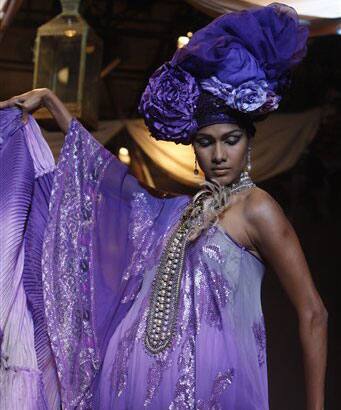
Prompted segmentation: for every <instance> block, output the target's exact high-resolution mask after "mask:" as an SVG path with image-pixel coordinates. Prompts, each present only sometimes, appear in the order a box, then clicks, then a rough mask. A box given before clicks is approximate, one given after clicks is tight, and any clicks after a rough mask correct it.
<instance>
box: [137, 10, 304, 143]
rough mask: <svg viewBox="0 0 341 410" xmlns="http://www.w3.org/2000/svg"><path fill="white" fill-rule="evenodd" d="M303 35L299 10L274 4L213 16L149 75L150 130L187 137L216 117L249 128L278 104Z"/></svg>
mask: <svg viewBox="0 0 341 410" xmlns="http://www.w3.org/2000/svg"><path fill="white" fill-rule="evenodd" d="M307 37H308V30H307V28H306V27H305V26H303V25H301V24H300V23H299V19H298V16H297V13H296V11H295V10H294V9H293V8H291V7H288V6H286V5H282V4H278V3H274V4H271V5H270V6H267V7H262V8H257V9H251V10H248V11H242V12H236V13H230V14H225V15H223V16H221V17H219V18H217V19H215V20H214V21H212V23H210V24H208V25H207V26H206V27H204V28H203V29H201V30H199V31H197V32H196V33H195V34H194V35H193V37H192V38H191V40H190V42H189V43H188V45H187V46H185V47H183V48H181V49H179V50H177V51H176V53H175V54H174V56H173V58H172V60H171V61H170V62H169V63H166V64H164V65H163V66H162V67H160V68H159V69H158V70H157V71H156V72H155V73H154V74H153V76H152V77H151V78H150V80H149V83H148V85H147V87H146V90H145V91H144V93H143V95H142V99H141V102H140V106H139V111H140V113H141V114H142V115H143V116H144V118H145V121H146V124H147V126H148V128H149V130H150V132H151V134H152V136H153V137H154V138H156V139H161V140H167V141H174V142H175V143H183V144H190V143H191V139H192V137H193V135H194V134H195V133H196V132H197V130H198V127H199V128H200V127H202V126H203V125H202V124H206V125H210V124H214V123H217V122H218V123H219V122H224V123H226V122H231V123H238V124H244V126H243V128H245V129H249V131H250V132H251V130H252V129H253V130H254V128H253V126H252V127H251V124H252V122H253V121H255V120H257V119H259V118H262V117H264V116H265V115H266V114H268V113H269V112H271V111H274V110H276V109H277V108H278V105H279V102H280V99H281V94H282V93H283V91H284V90H285V88H286V87H287V86H288V84H289V81H290V75H291V72H292V69H293V68H294V66H295V65H297V64H298V63H299V62H300V61H301V60H302V58H303V57H304V55H305V53H306V41H307ZM206 93H208V94H210V95H211V96H214V97H215V98H211V99H209V98H206V97H202V95H203V94H206ZM210 101H211V102H212V105H211V106H210ZM203 104H204V105H205V106H206V111H207V112H206V114H205V115H203V113H204V111H203V110H202V107H203ZM209 106H210V107H209ZM200 107H201V108H200ZM197 110H200V113H199V112H197ZM204 118H205V119H204ZM253 132H254V131H253Z"/></svg>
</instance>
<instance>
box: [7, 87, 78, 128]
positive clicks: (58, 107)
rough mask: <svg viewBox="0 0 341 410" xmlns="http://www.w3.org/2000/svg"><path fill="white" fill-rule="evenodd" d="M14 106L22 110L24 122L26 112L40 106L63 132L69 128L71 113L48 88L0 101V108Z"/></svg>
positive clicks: (30, 111) (31, 111)
mask: <svg viewBox="0 0 341 410" xmlns="http://www.w3.org/2000/svg"><path fill="white" fill-rule="evenodd" d="M14 106H17V107H19V108H21V109H22V110H23V120H24V121H25V122H26V119H27V116H28V114H31V113H33V112H34V111H36V110H38V109H39V108H41V107H46V108H47V109H48V110H49V111H50V113H51V114H52V116H53V117H54V119H55V120H56V122H57V124H58V126H59V127H60V129H61V130H62V131H63V132H64V133H66V132H67V130H68V129H69V125H70V122H71V119H72V115H71V114H70V112H69V111H68V110H67V108H66V107H65V105H64V104H63V103H62V102H61V101H60V99H59V98H58V97H57V96H56V95H55V94H54V93H53V92H52V91H51V90H49V89H48V88H37V89H35V90H32V91H28V92H27V93H24V94H20V95H16V96H15V97H12V98H10V99H9V100H6V101H1V102H0V109H2V108H10V107H14Z"/></svg>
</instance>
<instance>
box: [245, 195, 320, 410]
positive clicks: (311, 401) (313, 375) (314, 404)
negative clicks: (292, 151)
mask: <svg viewBox="0 0 341 410" xmlns="http://www.w3.org/2000/svg"><path fill="white" fill-rule="evenodd" d="M246 213H247V215H246V216H247V217H246V220H247V227H248V235H249V237H250V240H251V241H252V243H253V244H254V246H255V247H256V249H257V250H258V251H259V253H260V254H261V255H262V257H263V258H264V259H265V260H266V261H267V262H268V263H269V265H270V266H271V267H272V268H273V269H274V271H275V272H276V274H277V275H278V277H279V280H280V282H281V284H282V286H283V288H284V289H285V291H286V293H287V294H288V296H289V298H290V300H291V302H292V303H293V305H294V307H295V309H296V311H297V314H298V319H299V334H300V340H301V345H302V350H303V363H304V373H305V383H306V397H307V410H322V409H323V408H324V384H325V372H326V361H327V320H328V319H327V318H328V313H327V310H326V308H325V306H324V304H323V302H322V300H321V298H320V295H319V294H318V292H317V290H316V288H315V286H314V283H313V280H312V277H311V274H310V271H309V268H308V265H307V262H306V259H305V256H304V254H303V251H302V248H301V245H300V243H299V240H298V238H297V235H296V233H295V231H294V229H293V227H292V226H291V224H290V222H289V221H288V219H287V218H286V217H285V215H284V213H283V211H282V209H281V208H280V206H279V205H278V204H277V202H276V201H275V200H274V199H273V198H272V197H271V196H270V195H268V194H267V193H266V192H264V191H262V190H260V189H258V190H256V191H255V192H254V194H253V195H252V197H251V198H250V203H249V204H248V206H247V210H246Z"/></svg>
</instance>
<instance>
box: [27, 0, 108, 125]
mask: <svg viewBox="0 0 341 410" xmlns="http://www.w3.org/2000/svg"><path fill="white" fill-rule="evenodd" d="M61 4H62V12H61V13H60V14H59V15H58V16H56V17H55V18H53V19H52V20H50V21H49V22H48V23H46V24H44V25H42V26H41V27H39V29H38V32H37V36H36V44H35V53H34V55H35V62H34V78H33V87H34V88H41V87H46V88H49V89H51V90H52V91H53V92H54V93H55V94H56V95H57V96H58V97H59V98H60V99H61V100H62V101H63V102H64V104H65V105H66V107H67V108H68V109H69V110H70V112H71V114H72V115H73V116H75V117H77V118H78V119H80V120H81V121H83V122H84V123H85V124H86V125H87V126H89V127H91V128H96V126H97V118H98V85H99V74H100V69H101V60H102V41H101V39H100V38H99V37H98V36H97V35H96V33H95V32H94V30H93V29H92V28H91V27H90V26H89V25H88V24H87V22H86V21H85V20H84V19H83V18H82V17H81V16H80V14H79V12H78V9H79V4H80V0H61ZM36 118H37V119H49V118H51V116H50V114H49V112H48V111H47V110H46V109H44V108H42V109H40V110H38V111H37V112H36Z"/></svg>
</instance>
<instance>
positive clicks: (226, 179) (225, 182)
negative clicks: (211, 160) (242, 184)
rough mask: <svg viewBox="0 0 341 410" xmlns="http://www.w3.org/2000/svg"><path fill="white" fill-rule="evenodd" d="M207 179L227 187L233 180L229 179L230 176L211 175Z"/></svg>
mask: <svg viewBox="0 0 341 410" xmlns="http://www.w3.org/2000/svg"><path fill="white" fill-rule="evenodd" d="M208 179H211V180H212V179H215V180H216V181H218V182H219V184H220V185H229V184H231V183H232V181H233V180H234V179H233V178H231V176H230V175H219V176H217V175H212V176H210V177H209V178H208Z"/></svg>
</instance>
